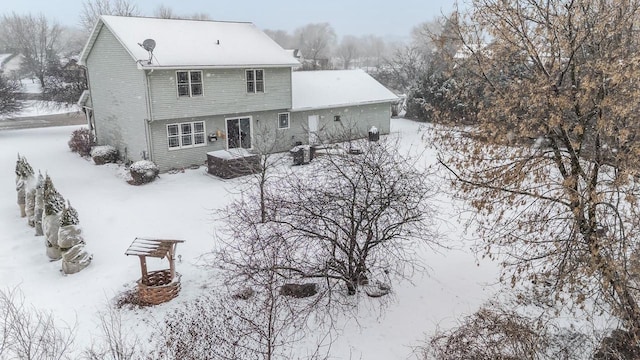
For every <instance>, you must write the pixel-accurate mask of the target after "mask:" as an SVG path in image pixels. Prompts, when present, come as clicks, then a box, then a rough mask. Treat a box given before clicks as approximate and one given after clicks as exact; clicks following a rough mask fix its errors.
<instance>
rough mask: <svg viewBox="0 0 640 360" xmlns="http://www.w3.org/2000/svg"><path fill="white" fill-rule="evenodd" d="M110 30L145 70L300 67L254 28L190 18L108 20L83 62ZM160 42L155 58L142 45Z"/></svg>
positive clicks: (92, 39)
mask: <svg viewBox="0 0 640 360" xmlns="http://www.w3.org/2000/svg"><path fill="white" fill-rule="evenodd" d="M103 25H104V26H106V27H107V28H108V29H109V30H110V31H111V32H112V33H113V35H114V36H115V37H116V38H117V39H118V41H120V43H121V44H122V46H123V47H124V48H125V49H126V50H127V52H128V53H129V54H130V55H131V57H132V58H133V59H134V60H136V61H138V60H140V61H139V62H138V64H139V67H140V68H148V69H151V68H209V67H211V68H213V67H235V66H242V67H252V66H260V67H269V66H295V65H298V64H299V63H298V62H297V61H296V60H295V59H294V58H292V57H291V55H290V54H288V53H287V52H286V51H285V50H284V49H282V47H280V45H278V44H277V43H276V42H275V41H273V40H272V39H271V38H270V37H269V36H268V35H267V34H265V33H264V32H262V31H261V30H260V29H258V28H257V27H256V26H255V25H254V24H252V23H247V22H224V21H208V20H186V19H158V18H146V17H124V16H110V15H103V16H101V17H100V20H99V21H98V22H97V24H96V26H95V28H94V29H93V32H92V33H91V36H90V38H89V41H88V42H87V44H86V46H85V48H84V50H83V52H82V55H81V63H82V64H84V62H85V61H86V59H87V56H88V55H89V52H90V51H91V48H92V46H93V44H94V42H95V40H96V38H97V36H98V34H99V32H100V29H101V28H102V26H103ZM146 39H153V40H154V41H155V43H156V46H155V49H154V50H153V59H152V61H151V63H150V64H149V62H148V60H149V53H148V52H147V51H146V50H145V49H143V48H142V46H141V45H140V44H142V42H143V41H144V40H146Z"/></svg>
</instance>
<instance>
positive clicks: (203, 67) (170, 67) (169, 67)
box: [137, 60, 299, 70]
mask: <svg viewBox="0 0 640 360" xmlns="http://www.w3.org/2000/svg"><path fill="white" fill-rule="evenodd" d="M141 62H146V60H138V61H137V63H138V70H186V69H197V70H209V69H250V68H265V69H270V68H283V67H290V68H293V67H295V66H297V65H299V64H230V65H167V66H161V65H143V64H141Z"/></svg>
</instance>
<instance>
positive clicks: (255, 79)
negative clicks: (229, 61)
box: [244, 69, 266, 94]
mask: <svg viewBox="0 0 640 360" xmlns="http://www.w3.org/2000/svg"><path fill="white" fill-rule="evenodd" d="M258 71H260V72H261V73H262V80H258V75H257V72H258ZM250 73H251V74H253V76H252V77H253V79H251V80H250V79H249V76H248V74H250ZM244 80H245V86H246V90H247V94H258V93H262V94H264V93H265V82H266V81H265V78H264V69H246V70H245V71H244ZM259 82H260V83H262V91H258V83H259ZM249 84H252V85H253V91H249Z"/></svg>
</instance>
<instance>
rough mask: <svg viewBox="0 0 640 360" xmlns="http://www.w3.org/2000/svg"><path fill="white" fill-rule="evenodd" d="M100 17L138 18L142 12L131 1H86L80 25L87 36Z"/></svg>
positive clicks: (83, 4)
mask: <svg viewBox="0 0 640 360" xmlns="http://www.w3.org/2000/svg"><path fill="white" fill-rule="evenodd" d="M100 15H119V16H138V15H140V10H139V9H138V6H137V5H135V3H133V2H131V1H129V0H84V2H83V3H82V11H81V12H80V21H79V23H80V26H81V27H82V28H83V29H84V30H85V31H86V33H87V34H88V33H90V32H91V30H92V29H93V26H94V25H95V24H96V21H98V18H99V17H100Z"/></svg>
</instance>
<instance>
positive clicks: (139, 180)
mask: <svg viewBox="0 0 640 360" xmlns="http://www.w3.org/2000/svg"><path fill="white" fill-rule="evenodd" d="M129 173H130V174H131V182H130V183H131V184H132V185H142V184H146V183H150V182H152V181H153V180H155V178H156V177H157V176H158V174H159V173H160V170H159V169H158V166H157V165H156V164H154V163H153V162H151V161H148V160H140V161H136V162H134V163H133V164H131V166H129Z"/></svg>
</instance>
